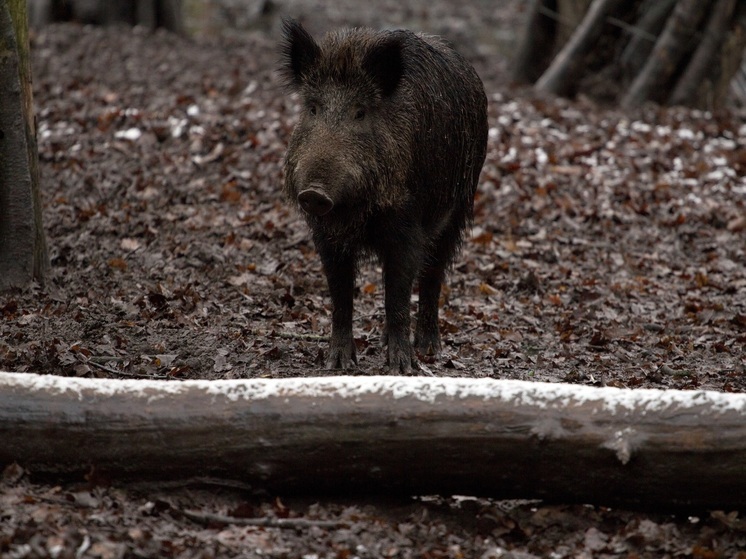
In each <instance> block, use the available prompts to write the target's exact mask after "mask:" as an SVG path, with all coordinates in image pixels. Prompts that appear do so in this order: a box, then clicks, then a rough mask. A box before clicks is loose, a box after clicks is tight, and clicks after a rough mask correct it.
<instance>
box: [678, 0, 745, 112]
mask: <svg viewBox="0 0 746 559" xmlns="http://www.w3.org/2000/svg"><path fill="white" fill-rule="evenodd" d="M735 8H736V0H717V2H716V3H715V7H714V8H713V10H712V13H711V14H710V19H709V21H708V22H707V27H705V34H704V37H702V41H700V43H699V46H698V47H697V50H696V51H695V53H694V56H692V58H691V60H690V61H689V65H688V66H687V67H686V70H685V71H684V74H683V75H682V76H681V78H679V81H678V83H677V84H676V88H675V89H674V90H673V93H672V94H671V97H670V98H669V101H668V104H669V105H681V104H691V103H692V102H693V101H694V99H695V97H696V96H697V90H698V89H699V87H700V86H701V85H702V82H703V81H704V80H705V78H706V77H707V76H708V74H710V73H711V72H712V67H713V62H714V61H715V60H717V58H718V57H717V54H718V51H719V50H720V47H721V46H722V44H723V41H724V40H725V37H726V32H727V30H728V27H729V26H730V23H731V18H732V17H733V11H734V10H735Z"/></svg>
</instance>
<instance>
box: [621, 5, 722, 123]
mask: <svg viewBox="0 0 746 559" xmlns="http://www.w3.org/2000/svg"><path fill="white" fill-rule="evenodd" d="M709 5H710V2H709V1H704V0H679V2H678V3H677V4H676V7H675V8H674V11H673V14H672V15H671V17H670V18H669V19H668V23H667V24H666V27H665V28H664V29H663V33H662V34H661V36H660V38H659V39H658V42H657V43H656V44H655V47H654V48H653V52H652V53H651V55H650V57H649V58H648V60H647V62H646V63H645V66H644V67H643V69H642V70H641V71H640V73H639V74H638V75H637V77H636V78H635V80H634V81H633V82H632V85H631V86H630V88H629V90H628V91H627V93H626V94H625V95H624V97H623V98H622V102H621V106H622V108H624V109H630V108H634V107H639V106H640V105H642V104H643V103H644V102H646V101H651V100H652V101H655V100H657V98H658V97H660V96H661V95H662V94H664V93H665V91H666V86H667V84H668V82H669V81H670V79H671V77H672V76H673V74H674V72H675V71H676V68H677V67H678V65H679V63H680V62H681V59H682V58H683V57H684V55H685V54H686V53H687V51H688V50H689V49H690V47H691V43H692V41H691V38H692V37H693V36H694V35H695V34H696V32H697V27H698V25H699V22H700V21H701V20H702V17H703V15H704V13H705V11H706V10H707V8H708V7H709Z"/></svg>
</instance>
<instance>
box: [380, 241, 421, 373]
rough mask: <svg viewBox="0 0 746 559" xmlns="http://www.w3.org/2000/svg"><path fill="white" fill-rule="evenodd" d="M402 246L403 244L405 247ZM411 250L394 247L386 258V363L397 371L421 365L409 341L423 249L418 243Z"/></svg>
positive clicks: (384, 272)
mask: <svg viewBox="0 0 746 559" xmlns="http://www.w3.org/2000/svg"><path fill="white" fill-rule="evenodd" d="M402 248H403V247H402ZM408 248H409V249H410V250H402V249H399V250H393V251H392V252H391V253H389V254H388V255H387V257H386V258H385V259H384V264H383V276H384V283H385V289H384V290H385V300H386V301H385V307H386V326H385V332H384V341H385V342H386V343H387V344H388V357H387V364H388V367H389V370H391V371H392V372H395V373H403V374H408V373H411V372H412V367H414V368H415V369H416V368H417V367H418V365H417V361H416V360H415V357H414V353H413V352H412V344H411V342H410V340H409V335H410V318H409V301H410V299H411V297H412V285H413V284H414V279H415V276H416V275H417V269H418V268H419V265H420V262H421V261H422V258H421V251H420V250H418V249H417V246H416V245H415V246H414V247H408Z"/></svg>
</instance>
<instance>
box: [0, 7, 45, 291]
mask: <svg viewBox="0 0 746 559" xmlns="http://www.w3.org/2000/svg"><path fill="white" fill-rule="evenodd" d="M47 268H48V258H47V246H46V240H45V237H44V230H43V228H42V221H41V197H40V194H39V157H38V152H37V146H36V130H35V127H34V108H33V98H32V92H31V67H30V62H29V42H28V25H27V21H26V2H25V0H0V289H7V288H10V287H24V286H27V285H28V284H29V283H31V282H32V281H37V282H39V283H44V279H45V276H46V272H47Z"/></svg>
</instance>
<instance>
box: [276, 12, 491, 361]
mask: <svg viewBox="0 0 746 559" xmlns="http://www.w3.org/2000/svg"><path fill="white" fill-rule="evenodd" d="M284 35H285V36H284V42H283V67H282V73H283V75H284V77H285V79H286V80H287V83H288V85H289V86H290V88H291V89H292V90H293V91H296V92H298V93H299V96H300V98H301V100H302V104H303V106H302V111H301V116H300V121H299V122H298V125H297V126H296V128H295V131H294V132H293V135H292V138H291V140H290V145H289V147H288V152H287V157H286V161H285V187H284V193H285V196H286V197H287V199H288V200H289V201H290V202H291V203H292V204H295V205H297V206H299V207H300V208H301V210H302V212H303V215H304V217H305V219H306V220H307V222H308V224H309V226H310V228H311V231H312V235H313V241H314V244H315V246H316V249H317V250H318V252H319V254H320V256H321V260H322V263H323V266H324V272H325V274H326V277H327V282H328V285H329V291H330V293H331V298H332V336H331V347H330V351H329V357H328V359H327V366H328V367H329V368H349V367H350V366H352V364H353V363H357V358H356V354H355V345H354V341H353V337H352V309H353V292H354V285H355V276H356V271H357V264H358V262H359V261H360V259H361V258H362V257H365V256H367V255H375V256H377V257H378V258H379V259H380V261H381V263H382V266H383V276H384V289H385V311H386V325H385V328H384V342H385V343H386V344H387V345H388V356H387V363H388V366H389V367H390V368H391V369H392V370H394V371H395V372H403V373H407V372H409V371H411V368H412V366H413V365H414V366H415V367H416V360H415V358H414V354H413V351H412V345H411V343H410V317H409V314H410V313H409V303H410V298H411V293H412V287H413V284H414V281H415V279H418V280H419V310H418V315H417V324H416V328H415V338H414V343H415V347H416V348H417V349H418V350H419V351H420V352H423V353H437V352H438V351H439V349H440V334H439V332H438V299H439V297H440V288H441V283H442V282H443V279H444V274H445V271H446V269H447V268H448V266H449V264H451V262H452V261H453V258H454V256H455V255H456V253H457V251H458V249H459V247H460V245H461V242H462V239H463V235H464V230H465V229H466V228H467V227H468V226H469V224H470V222H471V219H472V214H473V203H474V193H475V191H476V188H477V181H478V178H479V173H480V170H481V168H482V164H483V163H484V157H485V150H486V144H487V99H486V97H485V94H484V88H483V86H482V82H481V81H480V79H479V77H478V76H477V74H476V72H475V71H474V69H473V68H472V67H471V66H470V65H469V64H468V63H467V62H466V61H465V60H464V59H463V58H462V57H461V56H460V55H459V54H457V53H456V52H455V51H454V50H453V49H452V48H451V47H449V46H448V45H447V44H446V43H445V42H443V41H442V40H440V39H438V38H436V37H431V36H427V35H420V34H415V33H412V32H411V31H404V30H400V31H380V32H377V31H373V30H370V29H349V30H344V31H338V32H333V33H329V34H327V35H326V36H325V37H324V38H323V39H322V40H321V41H320V42H319V43H317V42H316V41H315V40H314V39H313V38H312V37H311V36H310V35H309V34H308V33H307V32H306V30H305V29H304V28H303V27H302V26H301V25H300V24H299V23H297V22H295V21H293V20H286V21H285V22H284Z"/></svg>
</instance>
